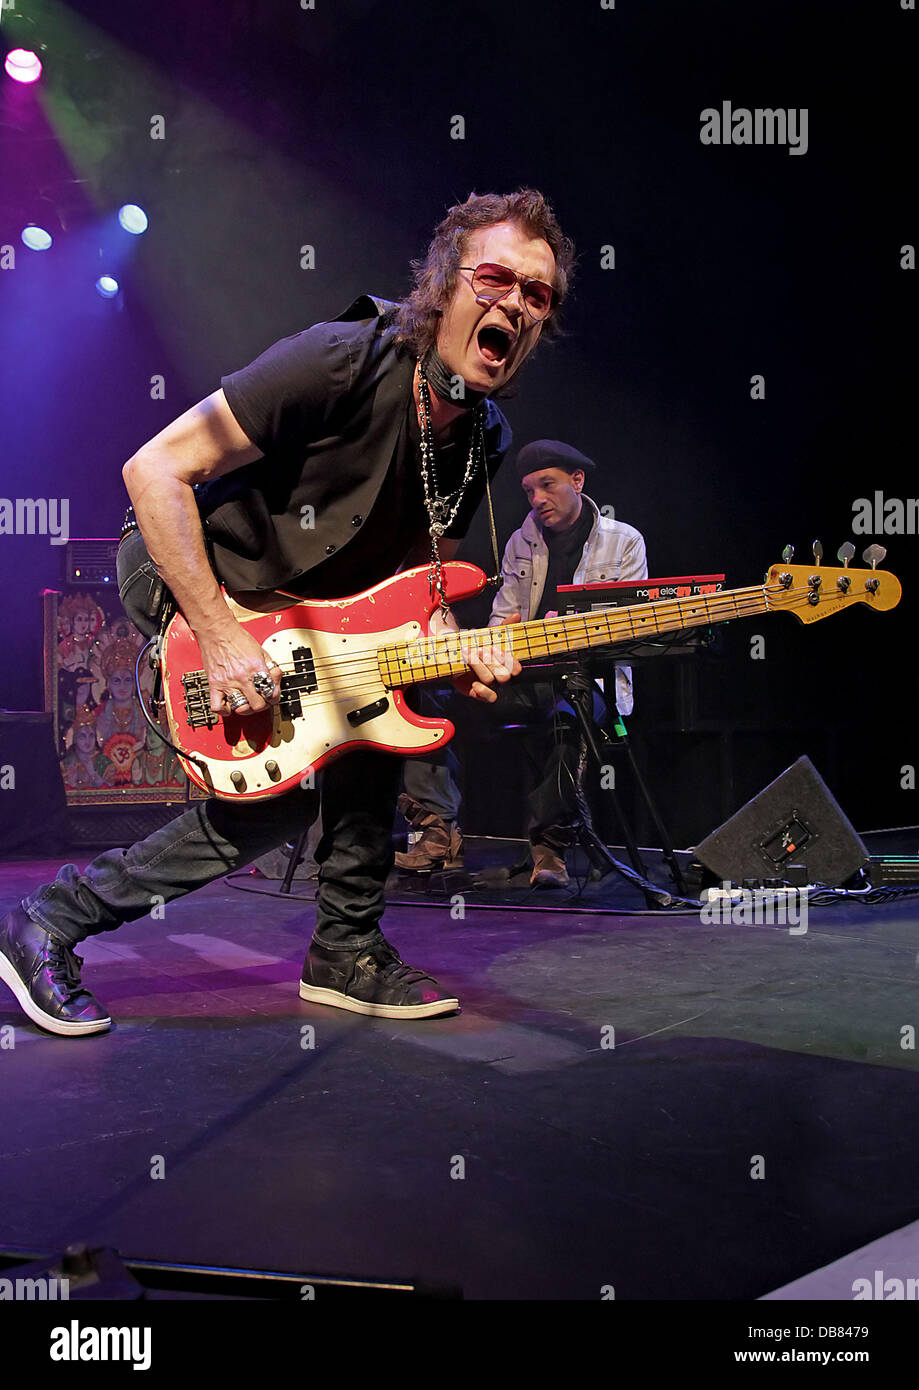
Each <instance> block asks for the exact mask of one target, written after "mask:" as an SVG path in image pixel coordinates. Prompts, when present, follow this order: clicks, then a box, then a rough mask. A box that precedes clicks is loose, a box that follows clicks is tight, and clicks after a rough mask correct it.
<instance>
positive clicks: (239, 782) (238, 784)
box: [230, 771, 246, 792]
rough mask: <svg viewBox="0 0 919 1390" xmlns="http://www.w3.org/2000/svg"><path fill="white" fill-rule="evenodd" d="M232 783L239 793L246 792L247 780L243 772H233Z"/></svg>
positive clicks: (231, 774)
mask: <svg viewBox="0 0 919 1390" xmlns="http://www.w3.org/2000/svg"><path fill="white" fill-rule="evenodd" d="M230 781H231V782H232V783H233V786H234V787H235V788H236V790H237V791H238V792H244V791H245V790H246V779H245V777H244V776H243V775H242V773H241V772H239V771H237V772H231V773H230Z"/></svg>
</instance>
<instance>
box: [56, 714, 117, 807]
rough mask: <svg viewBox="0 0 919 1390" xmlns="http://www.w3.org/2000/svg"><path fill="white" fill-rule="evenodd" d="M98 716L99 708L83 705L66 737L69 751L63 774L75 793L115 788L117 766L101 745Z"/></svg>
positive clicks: (63, 763)
mask: <svg viewBox="0 0 919 1390" xmlns="http://www.w3.org/2000/svg"><path fill="white" fill-rule="evenodd" d="M98 713H99V707H98V706H97V707H96V708H95V709H90V707H89V706H88V705H81V706H80V708H79V709H78V710H77V713H76V717H75V718H74V721H73V723H72V724H71V726H70V728H69V729H68V730H67V732H66V733H65V735H64V743H65V745H66V747H67V752H66V753H65V754H64V756H63V758H62V759H61V772H62V773H63V777H64V785H65V786H67V787H72V788H73V789H74V790H82V789H83V788H85V787H113V786H114V785H115V781H116V773H117V769H116V767H115V764H114V763H113V762H112V760H111V758H109V757H107V756H106V754H105V753H103V752H102V750H101V748H100V746H99V735H98V729H97V725H96V716H97V715H98Z"/></svg>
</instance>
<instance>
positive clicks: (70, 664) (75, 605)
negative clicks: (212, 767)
mask: <svg viewBox="0 0 919 1390" xmlns="http://www.w3.org/2000/svg"><path fill="white" fill-rule="evenodd" d="M45 597H46V681H48V682H50V684H49V685H48V686H47V691H48V698H49V701H50V707H51V708H52V709H53V710H54V712H55V713H56V716H57V728H58V731H59V740H60V757H61V772H62V776H63V778H64V783H65V786H66V787H67V789H68V800H70V801H74V802H78V803H80V804H89V803H90V802H92V801H98V800H103V801H107V800H112V799H113V798H116V797H117V798H118V799H122V798H124V797H125V796H127V797H128V799H129V800H134V799H138V798H140V799H143V800H149V799H151V798H152V797H154V796H155V794H156V791H157V790H159V792H160V795H161V796H162V797H168V799H169V800H172V799H174V795H175V792H176V791H178V792H179V793H181V792H183V791H184V788H185V786H186V779H185V775H184V773H183V772H182V769H181V767H180V765H179V761H178V759H177V758H176V756H175V754H174V753H173V752H172V750H171V749H170V748H167V746H166V744H165V743H164V742H163V740H162V739H161V738H160V737H158V735H157V734H156V733H155V732H154V730H153V729H151V728H150V725H149V724H148V722H147V720H146V719H145V718H144V715H143V711H142V709H141V705H140V701H139V699H138V694H137V676H136V675H135V671H136V670H137V672H138V674H139V678H140V682H141V691H142V692H143V695H144V698H145V701H147V702H149V697H150V695H151V693H152V689H153V672H152V671H151V669H150V666H149V663H148V662H147V661H146V659H144V658H142V659H141V660H140V663H139V666H138V656H139V655H140V653H141V651H142V648H143V645H144V638H143V637H142V636H141V634H140V633H139V632H138V631H137V629H136V628H135V627H134V625H133V623H131V622H130V620H129V619H128V618H127V617H126V616H125V614H124V611H123V610H122V608H121V607H120V604H119V602H118V595H117V591H113V592H112V593H111V595H110V594H109V593H107V592H105V593H96V594H90V593H80V592H78V593H71V594H65V595H61V594H57V593H53V592H46V596H45ZM148 707H149V704H148Z"/></svg>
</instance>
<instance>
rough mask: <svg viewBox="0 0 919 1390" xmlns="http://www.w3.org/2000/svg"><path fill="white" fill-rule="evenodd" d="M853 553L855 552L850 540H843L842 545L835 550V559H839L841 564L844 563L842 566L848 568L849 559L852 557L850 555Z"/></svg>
mask: <svg viewBox="0 0 919 1390" xmlns="http://www.w3.org/2000/svg"><path fill="white" fill-rule="evenodd" d="M854 554H855V546H854V545H853V544H852V542H851V541H843V543H842V545H841V546H840V547H839V549H838V550H837V552H836V559H837V560H841V561H842V563H843V565H844V567H845V568H846V569H848V567H849V561H850V560H851V559H852V556H853V555H854Z"/></svg>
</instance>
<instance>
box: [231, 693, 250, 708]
mask: <svg viewBox="0 0 919 1390" xmlns="http://www.w3.org/2000/svg"><path fill="white" fill-rule="evenodd" d="M227 699H228V700H229V702H230V708H231V709H242V707H243V705H247V704H248V703H249V701H248V699H247V697H246V696H245V695H244V694H243V693H242V691H241V690H231V691H230V693H229V695H228V696H227Z"/></svg>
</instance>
